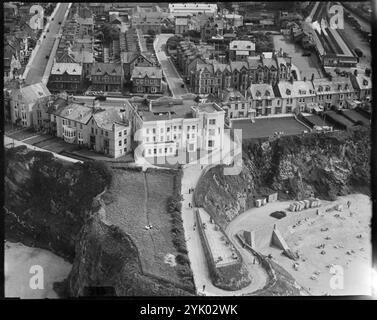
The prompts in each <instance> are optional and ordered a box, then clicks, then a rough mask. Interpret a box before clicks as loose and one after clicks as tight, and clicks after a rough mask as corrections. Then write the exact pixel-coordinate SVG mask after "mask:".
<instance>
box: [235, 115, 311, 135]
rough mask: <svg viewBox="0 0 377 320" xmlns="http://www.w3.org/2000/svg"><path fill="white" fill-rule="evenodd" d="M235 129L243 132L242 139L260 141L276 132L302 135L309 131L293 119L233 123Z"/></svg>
mask: <svg viewBox="0 0 377 320" xmlns="http://www.w3.org/2000/svg"><path fill="white" fill-rule="evenodd" d="M233 128H234V129H241V130H242V139H253V138H254V139H258V138H267V137H272V136H273V135H274V132H284V135H294V134H301V133H303V131H304V130H307V131H308V130H309V129H308V128H307V127H305V126H303V125H302V124H301V123H299V122H297V121H296V120H295V119H294V118H293V117H283V118H270V119H256V120H255V122H254V123H252V122H251V121H250V120H239V121H233Z"/></svg>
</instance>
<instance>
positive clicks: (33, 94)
mask: <svg viewBox="0 0 377 320" xmlns="http://www.w3.org/2000/svg"><path fill="white" fill-rule="evenodd" d="M18 92H19V93H20V94H21V95H22V98H23V100H24V101H25V102H26V103H27V104H31V103H35V102H36V101H38V100H39V99H41V98H45V97H49V96H51V93H50V91H49V90H48V89H47V87H46V86H45V85H44V84H43V83H42V82H39V83H36V84H32V85H30V86H27V87H23V88H20V89H19V91H18Z"/></svg>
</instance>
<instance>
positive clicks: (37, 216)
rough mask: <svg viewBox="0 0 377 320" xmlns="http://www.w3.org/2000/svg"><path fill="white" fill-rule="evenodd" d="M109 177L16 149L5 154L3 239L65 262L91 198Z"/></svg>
mask: <svg viewBox="0 0 377 320" xmlns="http://www.w3.org/2000/svg"><path fill="white" fill-rule="evenodd" d="M109 179H110V177H109V176H108V175H106V174H105V171H104V169H103V168H102V167H101V166H100V165H98V164H94V163H86V164H71V163H65V162H62V161H59V160H56V159H54V158H53V157H52V155H51V154H50V153H46V152H37V151H29V150H27V149H26V148H23V147H20V148H15V149H12V150H6V153H5V176H4V184H5V237H6V239H8V240H11V241H20V242H23V243H24V244H26V245H30V246H38V247H41V248H45V249H49V250H52V251H54V252H55V253H57V254H58V255H60V256H62V257H64V258H66V259H67V260H69V261H70V262H72V261H73V258H74V247H75V243H76V237H77V235H78V233H79V231H80V229H81V227H82V226H83V225H84V223H85V221H86V219H87V218H88V217H89V216H90V206H91V203H92V199H93V197H94V196H95V195H96V194H98V193H100V192H101V191H102V190H103V189H104V188H105V186H106V184H107V183H108V182H109Z"/></svg>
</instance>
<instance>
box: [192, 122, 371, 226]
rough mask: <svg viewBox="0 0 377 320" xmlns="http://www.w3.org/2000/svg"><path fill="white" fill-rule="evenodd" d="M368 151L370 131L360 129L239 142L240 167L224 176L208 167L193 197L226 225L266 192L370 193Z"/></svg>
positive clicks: (294, 194)
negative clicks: (241, 154) (240, 150)
mask: <svg viewBox="0 0 377 320" xmlns="http://www.w3.org/2000/svg"><path fill="white" fill-rule="evenodd" d="M370 151H371V141H370V130H368V129H365V128H359V129H357V130H355V131H352V132H334V133H331V134H310V135H306V136H291V137H282V138H280V139H276V140H274V141H259V142H253V141H244V143H243V169H242V172H241V173H240V174H239V175H237V176H224V175H223V170H222V168H221V167H215V168H213V169H211V170H209V171H208V172H207V173H206V175H205V176H204V177H202V179H201V180H200V182H199V184H198V187H197V188H196V190H195V194H194V197H195V202H196V204H197V205H198V206H203V207H204V208H205V209H206V210H207V211H208V212H209V213H211V214H212V215H213V217H214V218H215V219H216V220H217V221H218V222H219V223H220V224H221V225H222V226H226V225H227V224H228V223H229V222H230V221H231V220H232V219H233V218H234V217H235V216H237V215H238V214H240V213H242V212H243V211H245V210H246V209H248V208H250V207H252V206H253V205H254V200H255V199H256V198H258V197H259V196H261V195H263V194H265V193H267V192H269V191H277V192H278V193H279V198H280V199H284V198H285V199H303V198H305V197H309V196H311V195H312V194H314V196H316V197H320V198H322V199H328V200H329V199H331V200H332V199H334V198H336V197H337V196H340V195H345V194H349V193H356V192H361V193H365V194H369V192H370Z"/></svg>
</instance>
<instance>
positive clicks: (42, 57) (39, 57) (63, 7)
mask: <svg viewBox="0 0 377 320" xmlns="http://www.w3.org/2000/svg"><path fill="white" fill-rule="evenodd" d="M68 7H69V3H66V2H64V3H60V7H59V8H58V9H57V12H56V15H55V18H54V21H51V22H50V26H49V28H48V29H49V32H47V34H46V38H42V44H41V46H40V48H39V50H38V52H37V54H36V55H35V57H34V60H33V63H32V65H31V67H30V71H29V73H28V74H27V76H26V79H25V83H26V84H27V85H31V84H34V83H38V82H40V81H41V80H42V78H43V74H44V72H45V69H46V66H47V63H48V59H47V58H46V56H50V54H51V51H52V47H53V46H54V43H55V39H56V37H57V36H58V35H59V32H60V29H61V27H62V25H59V22H62V21H63V18H64V15H65V13H66V11H67V9H68Z"/></svg>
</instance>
